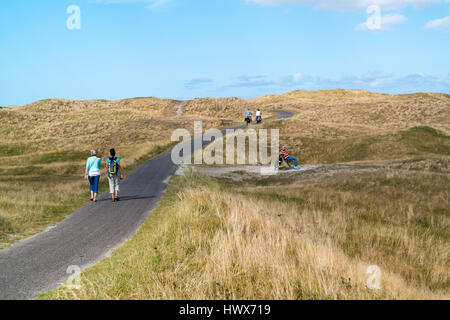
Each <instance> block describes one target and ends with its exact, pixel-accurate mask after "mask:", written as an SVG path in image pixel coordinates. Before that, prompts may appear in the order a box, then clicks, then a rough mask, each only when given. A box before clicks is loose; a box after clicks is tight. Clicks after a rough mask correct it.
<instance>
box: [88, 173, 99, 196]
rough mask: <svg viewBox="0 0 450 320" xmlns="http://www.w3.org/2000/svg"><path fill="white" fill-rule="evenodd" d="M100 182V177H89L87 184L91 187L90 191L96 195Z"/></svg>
mask: <svg viewBox="0 0 450 320" xmlns="http://www.w3.org/2000/svg"><path fill="white" fill-rule="evenodd" d="M99 181H100V176H95V177H89V184H90V185H91V191H94V193H98V182H99Z"/></svg>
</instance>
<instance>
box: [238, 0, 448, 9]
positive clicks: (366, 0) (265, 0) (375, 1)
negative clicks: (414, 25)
mask: <svg viewBox="0 0 450 320" xmlns="http://www.w3.org/2000/svg"><path fill="white" fill-rule="evenodd" d="M245 2H246V3H254V4H258V5H262V6H271V7H277V6H281V5H312V6H313V7H314V8H316V9H321V10H364V9H366V8H367V7H369V6H371V5H378V6H380V7H381V8H382V9H383V10H386V11H391V10H398V9H402V8H405V7H407V6H415V7H418V6H426V5H432V4H438V3H443V2H450V1H449V0H245Z"/></svg>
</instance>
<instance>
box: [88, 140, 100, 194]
mask: <svg viewBox="0 0 450 320" xmlns="http://www.w3.org/2000/svg"><path fill="white" fill-rule="evenodd" d="M97 155H98V150H97V149H92V150H91V157H90V158H88V159H87V161H86V170H85V172H84V179H85V180H89V185H90V190H91V201H93V202H97V195H98V183H99V181H100V167H101V165H102V159H100V158H98V157H97Z"/></svg>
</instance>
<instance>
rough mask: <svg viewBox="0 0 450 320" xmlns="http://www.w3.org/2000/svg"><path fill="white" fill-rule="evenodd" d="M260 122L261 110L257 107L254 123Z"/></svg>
mask: <svg viewBox="0 0 450 320" xmlns="http://www.w3.org/2000/svg"><path fill="white" fill-rule="evenodd" d="M261 122H262V114H261V110H260V109H258V110H256V123H257V124H260V123H261Z"/></svg>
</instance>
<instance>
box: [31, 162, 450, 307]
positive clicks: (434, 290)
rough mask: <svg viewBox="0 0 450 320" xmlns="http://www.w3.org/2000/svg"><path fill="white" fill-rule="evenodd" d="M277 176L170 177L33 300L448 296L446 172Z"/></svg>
mask: <svg viewBox="0 0 450 320" xmlns="http://www.w3.org/2000/svg"><path fill="white" fill-rule="evenodd" d="M285 182H286V181H285V180H284V179H279V178H270V181H266V183H265V185H264V186H262V185H261V184H258V185H257V184H255V183H254V182H252V181H247V182H242V183H236V182H230V181H227V180H218V179H212V178H207V177H203V176H199V175H197V174H195V173H190V172H188V173H186V175H185V176H184V177H174V178H172V179H171V181H170V184H169V189H168V192H167V193H166V194H165V196H164V198H163V200H162V201H161V203H160V205H159V207H158V209H156V210H155V211H154V212H153V213H152V215H151V217H150V218H149V219H148V220H147V221H146V222H145V223H144V224H143V226H142V227H141V228H140V230H139V231H138V233H137V234H136V236H135V237H133V238H132V239H131V240H129V241H128V242H126V243H125V244H124V245H123V246H122V247H120V248H119V249H117V250H116V251H115V252H114V253H113V254H112V256H111V257H110V258H107V259H106V260H104V261H102V262H101V263H99V264H98V265H96V266H94V267H92V268H89V269H87V270H86V271H84V272H83V273H82V277H81V281H82V287H81V289H80V290H77V289H68V288H66V287H61V288H59V289H57V290H55V291H52V292H49V293H47V294H44V295H42V296H40V297H39V299H440V298H443V299H449V298H450V295H449V289H450V282H449V280H450V278H449V276H450V275H449V269H448V263H449V258H450V257H449V236H450V234H449V232H448V230H449V229H448V227H449V222H450V216H449V212H448V210H447V209H448V206H449V203H448V201H449V191H448V188H446V186H447V185H448V183H449V181H448V177H446V176H443V175H439V174H434V173H424V172H416V173H414V174H411V173H402V172H393V171H392V170H387V169H382V168H373V169H371V170H361V169H358V168H353V169H352V170H348V171H343V172H338V173H335V174H333V175H331V174H329V173H317V174H314V175H312V176H310V177H305V178H304V179H302V180H300V181H299V180H294V181H292V182H290V183H289V184H286V183H285ZM370 265H377V266H378V267H379V268H380V269H381V288H380V289H379V290H373V289H369V288H368V287H367V281H368V277H369V275H368V274H367V273H366V272H367V270H368V269H367V268H368V267H369V266H370Z"/></svg>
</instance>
